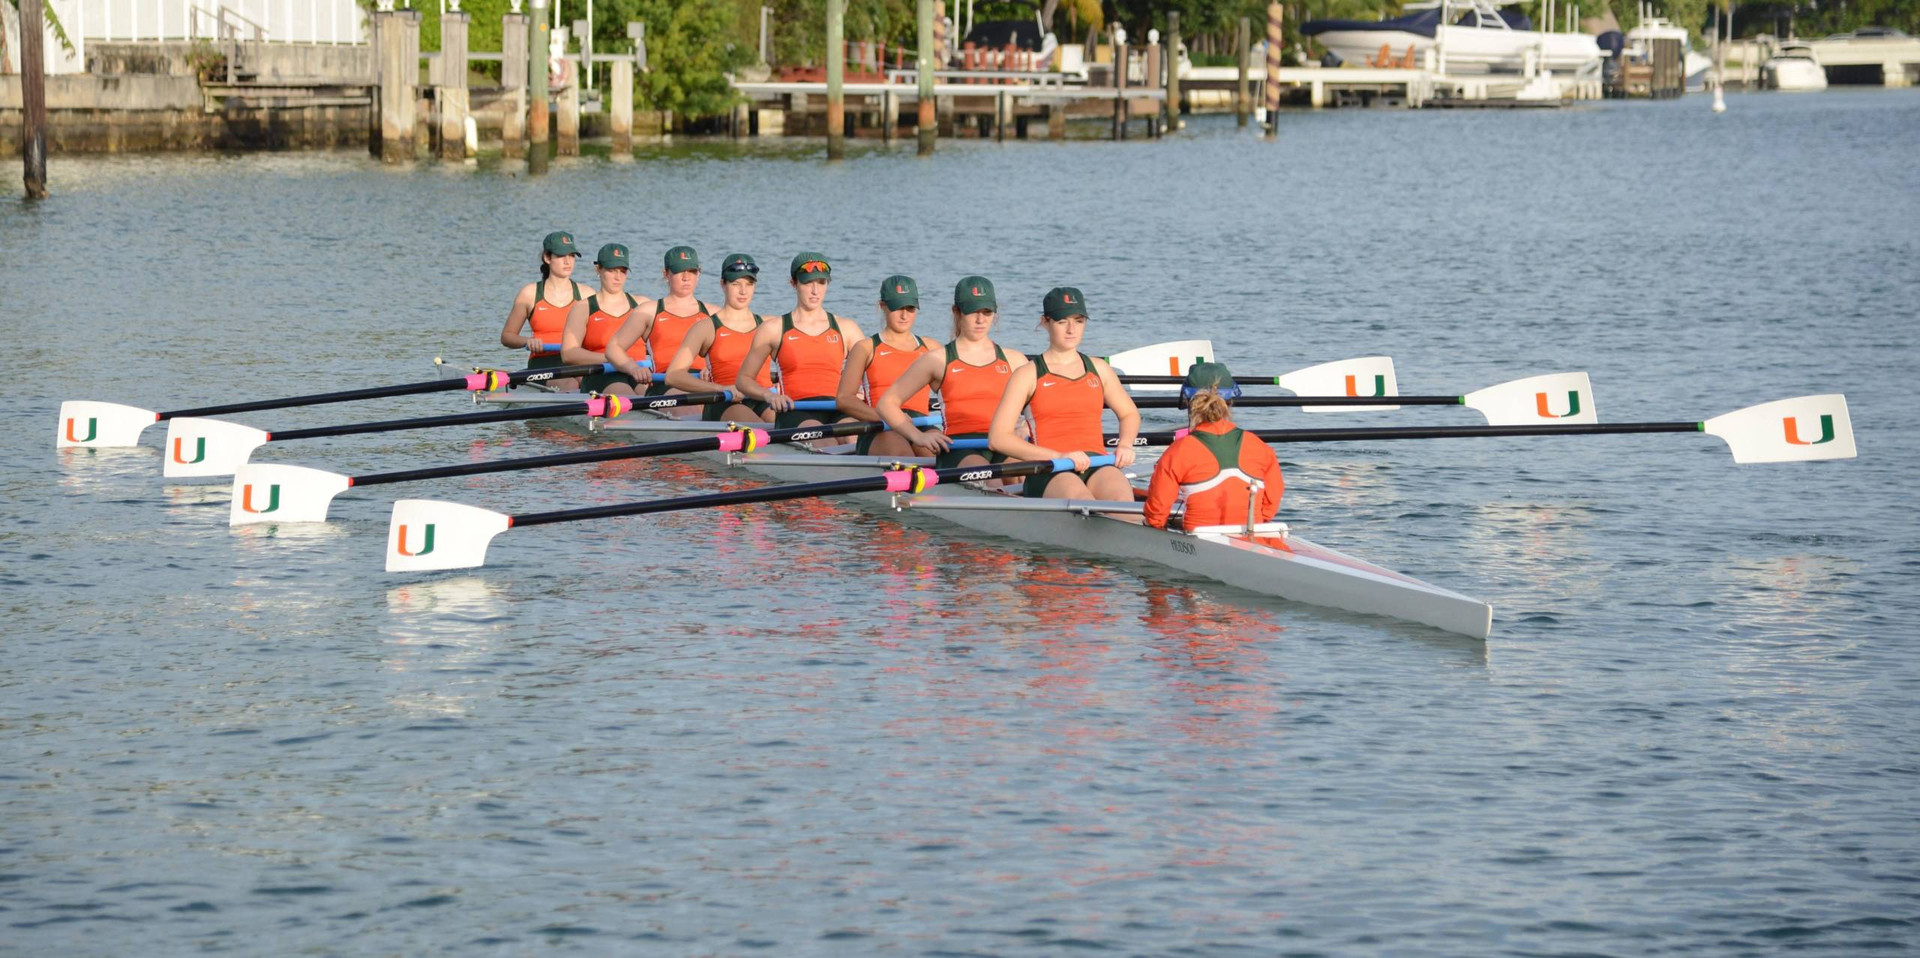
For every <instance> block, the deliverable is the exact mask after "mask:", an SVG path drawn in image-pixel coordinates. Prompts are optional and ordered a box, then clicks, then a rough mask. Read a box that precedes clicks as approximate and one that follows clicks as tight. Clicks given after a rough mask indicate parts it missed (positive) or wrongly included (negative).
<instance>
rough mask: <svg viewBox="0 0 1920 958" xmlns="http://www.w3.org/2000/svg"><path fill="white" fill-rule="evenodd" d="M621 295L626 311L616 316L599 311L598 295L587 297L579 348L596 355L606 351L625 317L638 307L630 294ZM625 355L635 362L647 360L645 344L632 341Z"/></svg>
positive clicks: (625, 320) (636, 301)
mask: <svg viewBox="0 0 1920 958" xmlns="http://www.w3.org/2000/svg"><path fill="white" fill-rule="evenodd" d="M621 295H622V296H625V297H626V298H627V311H626V312H624V313H621V314H620V315H618V316H614V315H610V314H608V313H604V312H601V311H600V295H599V294H598V293H595V294H594V295H592V296H589V297H587V331H586V332H584V333H581V334H580V348H582V349H591V350H593V351H594V352H596V353H604V352H606V351H607V344H608V343H610V342H612V341H613V334H614V333H617V332H619V331H620V327H621V326H623V325H625V324H626V322H627V317H628V316H630V315H632V313H633V311H634V309H636V308H638V307H639V305H640V302H639V301H638V300H636V299H634V298H633V294H632V293H622V294H621ZM627 355H629V356H632V357H633V359H634V361H635V362H638V361H640V360H642V359H645V358H647V344H646V343H644V342H641V341H639V340H634V342H633V345H631V346H628V347H627Z"/></svg>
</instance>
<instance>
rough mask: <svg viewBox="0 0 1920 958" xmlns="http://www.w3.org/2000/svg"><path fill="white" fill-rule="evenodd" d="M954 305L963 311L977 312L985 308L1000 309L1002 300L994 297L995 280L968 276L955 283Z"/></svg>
mask: <svg viewBox="0 0 1920 958" xmlns="http://www.w3.org/2000/svg"><path fill="white" fill-rule="evenodd" d="M953 305H954V307H955V308H956V309H958V310H960V312H962V313H977V312H980V311H981V310H983V309H991V310H996V311H997V310H999V308H1000V301H999V300H997V299H995V298H994V295H993V280H990V279H988V278H986V277H985V276H968V277H964V278H963V279H961V280H960V282H958V283H955V284H953Z"/></svg>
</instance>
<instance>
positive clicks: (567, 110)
mask: <svg viewBox="0 0 1920 958" xmlns="http://www.w3.org/2000/svg"><path fill="white" fill-rule="evenodd" d="M555 99H556V100H558V101H559V106H560V108H559V110H558V113H559V116H558V117H557V120H558V123H557V124H556V125H557V126H559V128H560V138H559V139H560V142H559V148H560V155H561V156H579V155H580V79H579V75H578V74H575V76H574V81H573V82H572V83H569V84H567V85H566V88H565V89H563V90H561V91H560V94H559V96H557V97H555Z"/></svg>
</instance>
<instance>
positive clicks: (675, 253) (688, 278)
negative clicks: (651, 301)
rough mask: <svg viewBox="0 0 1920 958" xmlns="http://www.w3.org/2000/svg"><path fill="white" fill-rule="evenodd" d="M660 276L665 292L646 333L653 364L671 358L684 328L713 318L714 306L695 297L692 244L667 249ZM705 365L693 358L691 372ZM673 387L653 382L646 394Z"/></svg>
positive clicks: (696, 284) (697, 264) (696, 273)
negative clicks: (663, 281) (663, 280)
mask: <svg viewBox="0 0 1920 958" xmlns="http://www.w3.org/2000/svg"><path fill="white" fill-rule="evenodd" d="M660 276H661V278H663V279H665V280H666V281H667V295H665V296H662V297H660V302H659V303H658V305H656V306H655V307H654V310H653V325H652V327H651V329H650V331H649V332H648V333H647V352H648V353H650V354H652V356H653V361H654V364H655V366H656V367H658V365H659V364H661V363H666V362H669V361H671V360H672V359H673V354H674V353H676V352H679V351H680V341H681V340H683V339H685V338H687V330H689V329H692V328H693V327H695V326H697V325H699V324H701V323H704V322H706V321H707V320H710V319H712V318H713V309H712V308H711V307H709V306H707V304H705V303H703V302H701V301H700V300H699V299H698V298H697V297H695V296H694V291H695V290H697V289H699V288H700V254H699V253H696V252H694V251H693V247H691V246H676V247H674V248H672V249H670V250H667V256H666V260H665V262H664V263H662V264H661V269H660ZM705 368H707V364H706V363H705V362H704V361H695V362H694V364H693V370H694V372H699V371H700V370H702V369H705ZM670 389H672V387H671V386H669V385H668V384H666V383H654V384H653V385H652V386H651V387H649V388H648V390H647V395H649V396H657V395H659V394H661V393H664V392H667V391H669V390H670Z"/></svg>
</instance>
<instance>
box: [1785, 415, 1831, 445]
mask: <svg viewBox="0 0 1920 958" xmlns="http://www.w3.org/2000/svg"><path fill="white" fill-rule="evenodd" d="M1780 422H1781V423H1782V424H1783V425H1784V426H1786V430H1787V442H1788V444H1790V445H1795V446H1817V445H1820V444H1821V443H1823V442H1832V441H1833V417H1832V416H1830V415H1824V414H1823V415H1821V417H1820V438H1818V439H1802V438H1800V420H1799V419H1797V418H1795V417H1793V416H1788V417H1786V418H1785V419H1782V420H1780Z"/></svg>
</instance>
